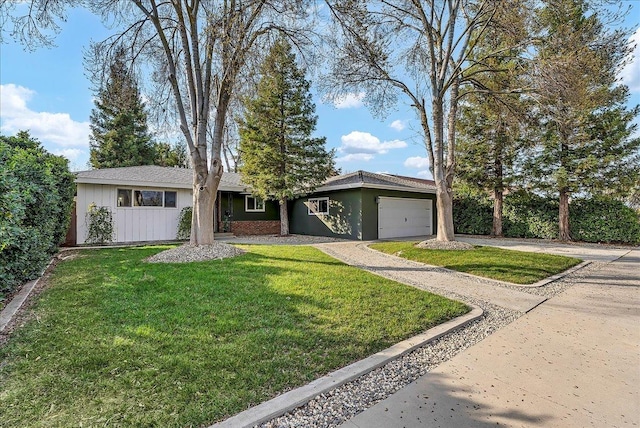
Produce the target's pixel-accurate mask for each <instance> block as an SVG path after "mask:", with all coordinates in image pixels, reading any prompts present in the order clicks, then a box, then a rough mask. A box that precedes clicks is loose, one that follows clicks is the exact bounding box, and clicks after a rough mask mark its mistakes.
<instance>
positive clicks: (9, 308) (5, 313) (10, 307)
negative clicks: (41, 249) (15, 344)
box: [0, 256, 57, 334]
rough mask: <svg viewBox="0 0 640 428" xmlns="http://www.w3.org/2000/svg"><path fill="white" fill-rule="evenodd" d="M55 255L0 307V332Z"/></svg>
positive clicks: (24, 300)
mask: <svg viewBox="0 0 640 428" xmlns="http://www.w3.org/2000/svg"><path fill="white" fill-rule="evenodd" d="M56 257H57V256H53V258H52V259H51V260H50V261H49V264H48V265H47V267H45V268H44V270H43V271H42V272H41V273H40V276H39V277H38V278H36V279H34V280H33V281H29V282H27V283H26V284H24V285H23V286H22V287H21V288H20V291H18V292H17V293H16V294H15V295H14V296H13V298H12V299H11V301H10V302H9V303H7V305H6V306H5V307H4V308H2V311H0V334H1V333H3V332H4V330H5V328H7V326H8V325H9V323H10V322H11V321H12V320H13V318H14V317H15V316H16V314H17V313H18V311H19V310H20V308H21V307H22V305H24V302H26V301H27V299H28V298H29V295H30V294H31V292H32V291H33V289H34V288H35V287H36V285H37V284H38V282H39V281H40V280H41V279H42V276H43V275H44V273H45V272H46V271H47V269H49V267H51V264H52V263H53V261H54V259H55V258H56Z"/></svg>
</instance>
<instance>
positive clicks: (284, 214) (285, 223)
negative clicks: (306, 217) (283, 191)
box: [279, 199, 289, 236]
mask: <svg viewBox="0 0 640 428" xmlns="http://www.w3.org/2000/svg"><path fill="white" fill-rule="evenodd" d="M279 203H280V236H287V235H289V212H288V210H287V200H286V199H284V200H280V201H279Z"/></svg>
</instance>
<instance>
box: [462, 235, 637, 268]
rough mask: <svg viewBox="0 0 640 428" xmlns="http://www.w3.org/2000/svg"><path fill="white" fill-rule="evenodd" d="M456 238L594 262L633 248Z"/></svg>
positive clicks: (621, 253) (619, 255) (617, 256)
mask: <svg viewBox="0 0 640 428" xmlns="http://www.w3.org/2000/svg"><path fill="white" fill-rule="evenodd" d="M456 239H457V240H460V241H463V242H468V243H470V244H473V245H489V246H492V247H500V248H506V249H509V250H518V251H529V252H533V253H549V254H559V255H562V256H570V257H577V258H579V259H582V260H585V261H594V262H612V261H614V260H616V259H619V258H620V257H622V256H624V255H625V254H627V253H629V252H630V251H631V250H632V249H633V248H632V247H625V246H615V245H598V244H584V243H561V242H555V241H545V240H540V239H512V238H490V237H475V236H465V235H456Z"/></svg>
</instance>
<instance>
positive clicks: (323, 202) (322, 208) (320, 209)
mask: <svg viewBox="0 0 640 428" xmlns="http://www.w3.org/2000/svg"><path fill="white" fill-rule="evenodd" d="M307 209H308V212H309V215H323V214H329V198H309V199H307Z"/></svg>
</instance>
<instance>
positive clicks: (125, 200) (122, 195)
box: [118, 189, 131, 207]
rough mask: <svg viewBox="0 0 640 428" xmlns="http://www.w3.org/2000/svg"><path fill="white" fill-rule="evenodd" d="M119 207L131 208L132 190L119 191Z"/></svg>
mask: <svg viewBox="0 0 640 428" xmlns="http://www.w3.org/2000/svg"><path fill="white" fill-rule="evenodd" d="M118 206H119V207H130V206H131V189H118Z"/></svg>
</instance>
